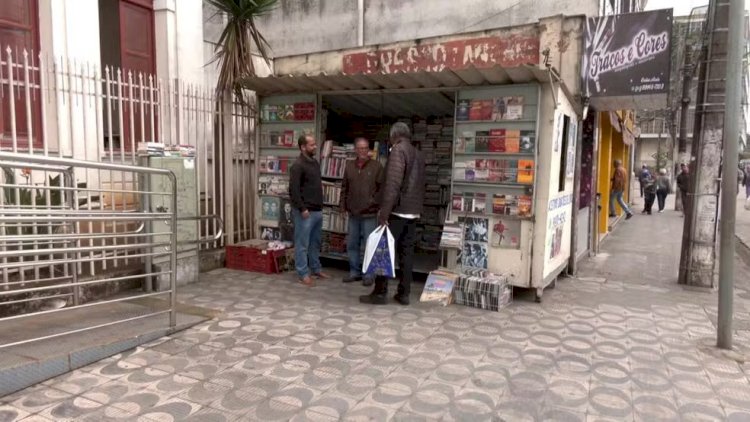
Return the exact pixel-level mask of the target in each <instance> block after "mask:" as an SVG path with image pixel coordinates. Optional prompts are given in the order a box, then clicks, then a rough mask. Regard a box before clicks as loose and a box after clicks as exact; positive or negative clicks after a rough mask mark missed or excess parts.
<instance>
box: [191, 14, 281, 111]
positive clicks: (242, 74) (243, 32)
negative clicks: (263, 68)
mask: <svg viewBox="0 0 750 422" xmlns="http://www.w3.org/2000/svg"><path fill="white" fill-rule="evenodd" d="M206 1H207V2H208V4H210V5H211V6H213V7H214V8H216V10H217V13H223V14H224V15H226V17H227V24H226V27H225V28H224V30H223V31H222V33H221V36H220V37H219V41H218V43H217V44H216V48H215V55H214V58H213V60H212V62H218V64H219V79H218V81H217V84H216V94H217V96H218V98H219V101H221V100H222V99H223V100H224V101H228V100H229V98H225V96H226V95H228V94H229V93H230V92H233V93H234V95H235V98H236V99H237V100H239V101H240V102H243V103H244V102H245V101H244V96H243V94H242V87H241V81H242V80H243V79H244V78H248V77H251V76H254V75H255V71H256V69H255V65H254V64H253V54H255V52H256V51H257V53H258V54H260V56H261V57H262V58H263V60H265V61H266V63H270V59H269V56H268V53H269V48H270V47H269V45H268V41H266V39H265V38H264V37H263V35H262V34H261V33H260V31H259V30H258V27H257V25H256V19H257V18H259V17H260V16H263V15H266V14H268V13H270V12H271V11H272V10H273V9H274V8H275V7H276V6H277V3H278V0H206Z"/></svg>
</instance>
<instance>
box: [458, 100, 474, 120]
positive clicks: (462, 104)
mask: <svg viewBox="0 0 750 422" xmlns="http://www.w3.org/2000/svg"><path fill="white" fill-rule="evenodd" d="M470 108H471V100H459V101H458V106H457V107H456V120H458V121H459V122H464V121H467V120H469V109H470Z"/></svg>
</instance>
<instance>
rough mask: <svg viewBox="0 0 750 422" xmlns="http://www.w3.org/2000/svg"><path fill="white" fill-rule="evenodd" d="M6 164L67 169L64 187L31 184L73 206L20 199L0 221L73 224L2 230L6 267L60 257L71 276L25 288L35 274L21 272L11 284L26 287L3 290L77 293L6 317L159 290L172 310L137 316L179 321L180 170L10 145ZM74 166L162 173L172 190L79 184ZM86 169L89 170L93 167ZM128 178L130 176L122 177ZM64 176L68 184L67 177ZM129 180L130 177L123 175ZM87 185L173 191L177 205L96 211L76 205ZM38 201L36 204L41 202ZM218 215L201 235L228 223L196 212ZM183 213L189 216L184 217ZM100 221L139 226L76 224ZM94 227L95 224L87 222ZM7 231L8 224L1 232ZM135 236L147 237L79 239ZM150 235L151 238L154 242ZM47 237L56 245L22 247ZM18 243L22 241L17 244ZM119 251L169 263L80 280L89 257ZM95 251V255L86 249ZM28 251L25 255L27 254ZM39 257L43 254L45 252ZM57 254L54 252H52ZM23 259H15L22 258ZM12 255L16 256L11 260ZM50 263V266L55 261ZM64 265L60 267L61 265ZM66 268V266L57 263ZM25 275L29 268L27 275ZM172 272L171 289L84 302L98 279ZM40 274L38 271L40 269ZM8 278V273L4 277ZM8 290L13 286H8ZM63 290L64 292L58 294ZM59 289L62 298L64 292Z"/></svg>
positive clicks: (0, 156) (1, 158)
mask: <svg viewBox="0 0 750 422" xmlns="http://www.w3.org/2000/svg"><path fill="white" fill-rule="evenodd" d="M0 165H1V166H6V167H11V168H16V169H17V168H28V169H32V170H41V171H45V172H61V173H63V174H64V176H65V177H64V179H63V180H61V186H59V187H56V186H29V187H30V188H40V189H46V190H47V191H52V190H57V191H59V192H61V194H64V195H65V196H64V199H63V206H65V205H66V204H67V207H61V208H57V207H55V208H51V207H50V206H47V207H44V204H38V206H40V208H31V209H29V208H21V207H20V206H19V204H18V202H16V205H15V206H4V207H2V212H1V214H0V226H1V227H4V230H6V229H8V228H13V227H16V228H17V230H20V228H22V227H26V226H27V225H33V227H34V228H36V227H37V225H39V227H42V225H47V226H48V227H49V225H51V224H57V223H63V224H66V225H68V226H69V227H72V228H73V233H49V234H37V233H36V230H35V231H34V233H33V234H29V235H23V234H21V233H20V232H18V233H15V232H11V233H10V236H3V237H2V238H0V239H2V246H3V248H2V250H0V260H2V263H0V266H1V267H2V268H4V269H8V268H18V269H19V270H22V269H24V268H26V270H25V271H30V270H29V269H34V268H39V267H45V266H53V265H54V266H59V265H62V264H61V263H65V265H63V268H64V269H65V274H64V275H62V274H61V277H58V278H59V279H63V280H71V282H70V283H66V284H62V285H55V286H40V285H38V284H36V286H35V287H24V285H25V284H26V283H34V281H33V280H32V281H24V278H23V277H22V278H20V281H14V282H13V284H14V285H17V286H20V287H21V288H19V289H14V290H12V291H6V292H4V293H3V294H2V295H1V296H6V297H7V296H12V295H14V294H23V293H32V292H42V291H53V290H56V289H60V288H68V289H72V290H73V292H72V293H71V294H70V295H62V296H65V297H69V296H71V295H72V296H73V299H74V300H73V305H72V306H66V307H63V308H59V309H55V310H47V311H37V312H32V313H27V314H20V315H14V316H10V317H5V318H0V321H6V320H17V319H21V318H28V317H34V316H37V315H45V314H51V313H55V312H65V311H69V310H74V309H81V308H88V307H94V306H102V305H104V306H106V305H108V304H112V303H117V302H124V301H129V300H133V299H138V298H146V297H153V296H159V295H167V294H168V295H169V303H168V306H169V309H168V310H164V311H152V312H150V313H148V314H144V315H142V316H139V317H137V318H136V319H140V318H146V317H149V316H156V315H161V314H164V313H168V314H169V327H170V328H174V327H175V326H176V324H177V314H176V296H177V295H176V293H177V272H176V267H177V252H178V251H177V249H178V248H177V244H178V242H177V227H178V226H177V222H178V217H177V178H176V176H175V174H174V173H173V172H172V171H171V170H168V169H159V168H150V167H141V166H135V165H126V164H115V163H107V162H91V161H84V160H76V159H70V158H56V157H49V156H40V155H32V154H18V153H11V152H3V151H0ZM75 169H88V170H101V171H107V172H110V174H112V172H123V173H131V174H134V175H135V174H138V175H158V176H163V177H167V179H168V180H169V184H170V189H168V191H167V192H149V191H139V190H125V189H123V190H121V191H120V190H118V189H91V188H78V187H77V186H76V185H75V183H74V180H73V178H74V176H73V175H74V170H75ZM88 170H87V171H88ZM123 180H124V179H123ZM63 181H64V183H63ZM123 183H124V182H123ZM0 188H15V189H18V188H24V186H22V185H19V184H15V185H12V186H11V185H9V184H5V183H4V184H2V185H1V186H0ZM81 191H99V192H109V193H118V194H119V193H140V194H144V195H164V196H167V197H169V198H170V200H171V201H170V205H171V210H170V211H169V212H150V211H147V210H144V211H142V212H137V211H136V212H123V211H115V210H112V211H107V210H91V209H88V210H86V209H78V206H77V203H76V201H75V196H76V194H77V193H78V192H81ZM35 206H37V205H35ZM206 218H214V219H216V221H217V222H218V224H219V227H221V228H222V229H221V230H218V232H219V233H218V234H217V236H216V238H212V239H210V240H209V239H200V240H199V241H201V242H202V241H215V240H216V239H217V238H218V237H220V236H221V234H222V233H223V222H222V221H221V219H219V218H216V216H202V217H196V218H195V219H197V220H200V219H206ZM180 220H183V219H180ZM96 221H102V222H104V221H106V222H124V221H127V222H138V223H139V225H138V227H137V229H136V230H132V229H131V230H128V231H125V232H122V233H117V232H114V233H112V234H108V233H79V232H80V229H78V227H79V226H80V225H82V224H91V223H92V222H96ZM147 221H165V223H167V224H168V225H169V226H170V230H169V231H166V230H160V232H161V233H145V229H146V222H147ZM89 227H90V226H89ZM3 233H5V231H3ZM157 235H161V236H164V235H169V241H158V240H157V238H156V236H157ZM107 238H113V239H117V240H119V239H130V238H141V239H145V240H140V241H136V243H126V244H116V245H97V246H93V245H91V244H88V245H85V244H81V241H88V242H93V241H94V240H95V239H107ZM148 239H152V240H151V241H149V240H148ZM31 243H34V244H35V245H36V244H47V245H49V246H50V248H46V249H44V248H34V249H23V248H22V246H23V245H24V244H31ZM19 245H20V246H19ZM8 246H12V247H14V249H11V250H6V249H5V248H6V247H8ZM118 250H125V251H127V250H130V251H137V252H142V253H135V254H130V255H128V254H125V255H124V257H125V259H141V258H145V259H149V258H153V257H157V256H169V269H168V270H165V269H161V270H160V271H150V269H148V270H147V271H145V273H143V274H138V275H133V276H130V275H126V276H120V277H115V278H111V277H110V278H108V279H104V280H89V281H78V271H79V270H80V265H81V263H83V262H91V263H92V264H91V265H93V262H94V261H97V260H99V259H103V260H106V259H107V258H106V257H107V256H108V254H107V252H110V255H111V252H113V251H118ZM94 253H97V254H101V256H102V257H103V258H94V255H93V254H94ZM88 255H91V256H88ZM30 256H33V257H34V260H31V259H29V257H30ZM24 258H26V260H24ZM40 258H41V259H40ZM53 258H56V259H53ZM16 259H17V261H16ZM11 260H13V261H11ZM50 268H52V267H50ZM58 268H59V267H58ZM56 271H60V269H58V270H56ZM21 275H23V274H21ZM166 275H168V276H169V290H168V291H163V292H156V293H145V294H141V295H137V296H128V297H125V298H117V299H112V300H104V301H97V302H90V303H86V304H80V303H78V302H79V300H78V298H79V297H80V292H79V290H80V287H81V286H87V285H94V284H101V283H105V282H111V281H122V280H129V279H136V278H144V279H145V278H151V277H159V276H166ZM37 278H38V275H37ZM54 279H56V278H55V277H54V276H52V277H51V278H48V280H54ZM6 282H7V280H6ZM5 288H6V289H7V285H6V287H5ZM58 296H60V295H58ZM62 296H61V297H62ZM24 300H27V299H26V298H19V299H18V300H13V301H5V302H0V305H4V304H12V303H18V302H20V301H24ZM130 320H135V319H133V318H127V319H119V320H115V321H113V322H109V323H106V324H99V325H97V326H93V327H86V328H79V329H75V330H67V331H63V332H60V333H55V334H52V335H46V336H44V337H37V338H32V339H28V340H22V341H16V342H13V343H10V344H4V345H0V349H3V348H7V347H10V346H14V345H19V344H24V343H29V342H33V341H38V340H42V339H50V338H55V337H59V336H63V335H68V334H74V333H78V332H82V331H86V330H91V329H95V328H97V327H104V326H110V325H114V324H119V323H123V322H127V321H130Z"/></svg>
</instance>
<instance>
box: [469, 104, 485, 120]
mask: <svg viewBox="0 0 750 422" xmlns="http://www.w3.org/2000/svg"><path fill="white" fill-rule="evenodd" d="M469 120H482V101H481V100H471V107H470V108H469Z"/></svg>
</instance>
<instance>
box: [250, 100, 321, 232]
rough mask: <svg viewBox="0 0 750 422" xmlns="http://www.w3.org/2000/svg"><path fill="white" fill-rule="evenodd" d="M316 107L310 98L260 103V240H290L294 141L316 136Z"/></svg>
mask: <svg viewBox="0 0 750 422" xmlns="http://www.w3.org/2000/svg"><path fill="white" fill-rule="evenodd" d="M316 107H317V106H316V98H315V96H312V95H293V96H292V95H290V96H274V97H267V98H263V99H262V100H261V103H260V127H259V131H258V132H259V138H258V155H257V157H258V174H257V188H258V192H257V194H258V202H257V203H258V204H259V206H258V207H257V208H258V211H257V212H256V217H257V219H256V221H258V228H257V230H258V231H257V232H258V233H259V234H260V237H261V238H262V239H263V240H281V241H286V242H291V241H292V240H293V236H294V226H293V223H292V220H291V205H290V204H289V170H290V168H291V167H292V164H293V163H294V161H295V160H296V159H297V157H298V156H299V147H298V146H297V138H299V137H300V135H303V134H314V133H315V126H316V122H315V119H316Z"/></svg>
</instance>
